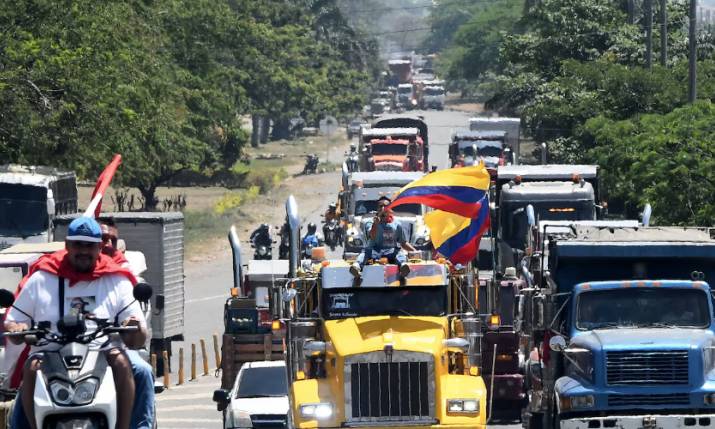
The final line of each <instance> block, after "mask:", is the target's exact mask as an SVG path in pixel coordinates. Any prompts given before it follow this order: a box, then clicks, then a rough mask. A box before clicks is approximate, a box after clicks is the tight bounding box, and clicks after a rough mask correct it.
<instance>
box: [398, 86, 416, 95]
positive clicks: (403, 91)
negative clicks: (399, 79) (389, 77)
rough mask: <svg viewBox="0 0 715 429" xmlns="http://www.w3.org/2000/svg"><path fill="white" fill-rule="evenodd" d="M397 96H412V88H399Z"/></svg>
mask: <svg viewBox="0 0 715 429" xmlns="http://www.w3.org/2000/svg"><path fill="white" fill-rule="evenodd" d="M397 93H398V94H412V87H400V88H397Z"/></svg>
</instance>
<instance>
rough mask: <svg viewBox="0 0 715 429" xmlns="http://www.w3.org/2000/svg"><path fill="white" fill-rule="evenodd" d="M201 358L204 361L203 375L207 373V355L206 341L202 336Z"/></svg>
mask: <svg viewBox="0 0 715 429" xmlns="http://www.w3.org/2000/svg"><path fill="white" fill-rule="evenodd" d="M201 358H202V359H203V361H204V374H203V375H209V356H208V353H206V341H205V340H204V339H203V338H202V339H201Z"/></svg>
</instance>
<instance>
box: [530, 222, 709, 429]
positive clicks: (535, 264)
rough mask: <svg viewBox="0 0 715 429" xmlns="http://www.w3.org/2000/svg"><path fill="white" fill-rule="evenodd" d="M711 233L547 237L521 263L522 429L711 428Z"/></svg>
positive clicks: (601, 228)
mask: <svg viewBox="0 0 715 429" xmlns="http://www.w3.org/2000/svg"><path fill="white" fill-rule="evenodd" d="M713 237H715V230H711V229H706V228H681V227H642V226H608V225H606V224H602V225H578V223H574V224H572V225H558V226H556V227H554V228H551V229H550V228H549V226H548V225H546V226H542V227H540V228H539V233H538V239H539V240H538V243H537V244H536V245H535V249H534V251H533V252H532V254H531V255H530V257H529V266H530V273H531V275H532V276H533V278H532V279H530V280H532V281H533V283H532V284H533V287H530V288H527V289H525V290H524V291H523V295H522V297H521V298H522V300H523V305H522V309H523V310H522V311H523V313H522V317H523V322H524V323H523V326H522V334H523V335H524V338H525V341H524V342H523V343H524V350H523V352H524V354H525V356H526V357H527V359H526V361H525V372H526V378H527V392H528V396H529V399H530V401H529V404H528V405H527V406H526V408H525V409H524V413H523V423H524V426H525V427H526V428H544V429H546V428H561V429H600V428H622V429H631V428H632V429H638V428H644V429H668V428H688V427H692V428H702V427H713V426H715V333H714V332H713V297H712V292H711V288H710V286H709V284H708V281H712V279H715V239H714V238H713Z"/></svg>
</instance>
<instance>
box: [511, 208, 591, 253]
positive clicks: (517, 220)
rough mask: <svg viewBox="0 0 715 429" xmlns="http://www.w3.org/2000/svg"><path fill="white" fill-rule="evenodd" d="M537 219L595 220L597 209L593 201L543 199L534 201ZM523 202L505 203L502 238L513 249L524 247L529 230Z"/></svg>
mask: <svg viewBox="0 0 715 429" xmlns="http://www.w3.org/2000/svg"><path fill="white" fill-rule="evenodd" d="M531 205H532V206H533V207H534V215H536V221H537V222H538V221H541V220H593V219H594V218H595V209H594V207H593V202H591V201H543V202H538V203H536V202H532V203H531ZM526 206H527V204H525V203H523V202H518V203H517V202H513V203H505V204H504V209H503V210H502V215H501V216H502V218H501V222H502V239H503V240H505V241H506V242H507V243H509V246H511V247H512V248H513V249H523V248H524V240H526V234H527V232H528V230H529V222H528V219H527V217H526Z"/></svg>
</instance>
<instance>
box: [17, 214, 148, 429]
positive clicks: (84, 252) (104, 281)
mask: <svg viewBox="0 0 715 429" xmlns="http://www.w3.org/2000/svg"><path fill="white" fill-rule="evenodd" d="M101 242H102V233H101V228H100V226H99V224H98V223H97V221H95V220H94V219H92V218H89V217H80V218H78V219H75V220H74V221H72V223H70V225H69V229H68V233H67V238H66V240H65V250H63V251H59V252H55V253H53V254H51V255H47V257H43V258H45V259H44V260H43V262H42V264H41V265H39V268H38V269H37V270H36V271H35V272H34V273H33V274H32V275H31V276H30V277H29V278H28V280H27V282H25V283H24V285H23V287H22V289H21V291H20V293H19V295H18V296H17V299H16V300H15V307H17V308H18V309H20V310H22V311H23V312H25V313H27V315H28V316H29V317H28V316H26V315H24V314H22V313H21V312H20V311H17V310H15V309H14V308H10V309H9V311H8V313H7V317H6V319H5V330H6V331H8V332H20V331H24V330H27V329H29V328H30V326H29V324H30V317H31V318H32V319H34V320H38V321H50V322H52V330H53V331H57V322H58V321H59V320H60V319H61V318H62V317H63V316H64V315H66V314H68V313H70V312H71V311H73V310H72V307H71V306H70V305H69V303H71V302H72V301H73V300H76V299H77V298H80V299H82V301H83V302H87V303H88V304H87V305H86V306H85V305H83V307H84V310H85V311H87V312H88V313H91V314H93V315H94V316H95V317H97V318H107V319H110V318H114V317H116V316H120V320H122V321H123V324H124V325H126V326H138V327H139V329H138V330H137V331H135V332H131V333H124V334H122V339H123V340H124V342H125V343H127V344H143V343H144V342H145V340H146V334H147V333H146V321H145V320H144V315H143V313H142V311H141V308H140V307H139V304H138V303H136V302H134V303H132V302H133V301H134V298H133V293H132V292H133V286H132V285H133V283H134V282H135V281H136V280H135V279H134V276H133V275H132V274H131V272H129V270H127V269H124V268H121V267H119V266H118V265H116V263H114V262H113V261H112V259H111V258H110V257H108V256H106V255H102V254H101V253H100V245H101ZM61 291H62V293H61ZM60 296H63V298H64V299H62V300H61V299H60ZM127 306H128V307H127ZM124 307H127V309H126V310H124V312H123V313H122V314H119V311H121V310H122V309H123V308H124ZM75 311H76V310H75ZM94 328H95V325H94V323H92V322H91V321H87V329H88V330H93V329H94ZM18 342H19V340H18ZM103 342H104V341H103V340H99V342H98V343H97V344H93V345H94V346H97V347H98V346H100V345H101V343H103ZM52 346H53V345H47V346H44V347H41V348H37V347H33V349H32V353H33V354H31V355H30V357H29V359H28V361H27V363H26V364H25V368H24V370H23V383H22V386H21V387H20V392H19V394H18V401H19V402H20V403H19V404H16V406H15V411H14V412H13V422H12V427H13V428H19V427H22V425H21V424H20V423H19V422H21V415H20V413H19V410H18V408H20V407H22V410H23V411H24V413H25V415H26V416H27V422H28V423H29V427H30V428H32V429H35V426H36V424H35V413H34V390H35V381H36V379H37V371H38V369H39V368H40V362H41V358H42V355H41V354H35V353H36V352H38V351H41V350H43V349H47V348H49V347H52ZM104 350H105V351H106V357H107V361H108V363H109V365H110V366H111V368H112V372H113V374H114V382H115V384H116V389H117V425H116V427H117V428H118V429H129V428H130V420H131V412H132V406H133V403H134V397H135V394H134V391H135V384H134V377H133V376H132V368H131V364H130V362H129V359H128V358H127V356H126V353H125V351H124V347H123V345H122V344H121V343H116V342H110V343H109V344H108V345H106V346H105V347H104ZM16 418H17V419H18V420H16Z"/></svg>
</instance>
